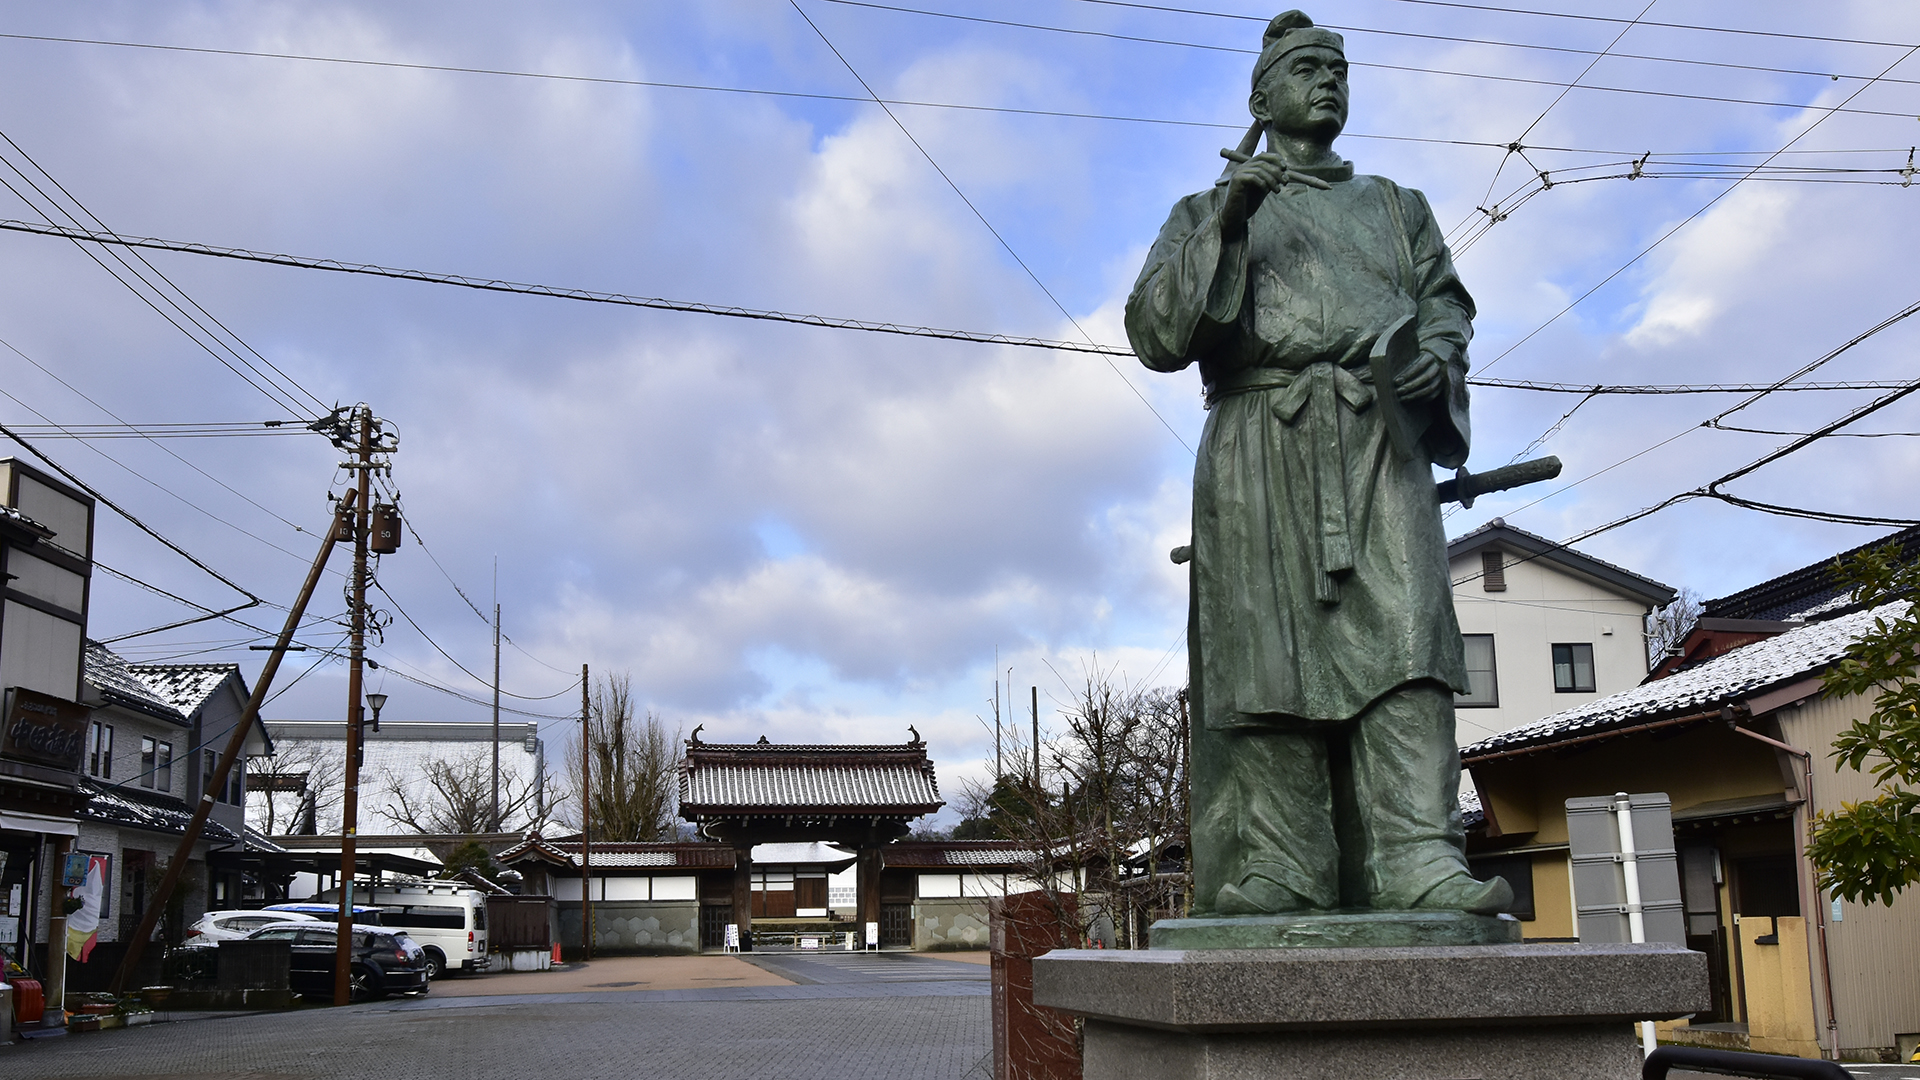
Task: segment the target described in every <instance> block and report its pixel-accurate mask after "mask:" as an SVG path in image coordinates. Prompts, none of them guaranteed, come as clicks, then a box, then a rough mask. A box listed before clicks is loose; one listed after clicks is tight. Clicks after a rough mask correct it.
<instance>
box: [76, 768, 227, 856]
mask: <svg viewBox="0 0 1920 1080" xmlns="http://www.w3.org/2000/svg"><path fill="white" fill-rule="evenodd" d="M81 783H82V784H83V785H85V787H86V789H87V790H88V791H89V792H91V793H92V794H93V798H92V799H91V800H89V801H88V802H87V805H86V806H85V807H84V808H82V809H81V811H80V816H81V817H83V818H90V819H92V820H94V821H99V822H104V823H106V824H109V825H125V826H130V827H132V828H136V829H149V830H152V831H153V832H163V833H174V834H175V835H178V834H180V833H184V832H186V831H187V822H188V821H190V820H192V818H193V810H192V808H190V807H189V806H187V804H186V803H185V802H182V801H181V800H179V799H176V798H174V797H173V796H171V795H162V794H160V793H159V792H157V791H142V790H140V789H139V788H132V787H121V786H118V785H115V784H102V783H100V782H99V781H97V780H90V779H86V778H84V777H83V778H82V779H81ZM200 836H201V838H202V839H204V840H210V841H212V842H213V843H215V844H231V843H235V842H237V841H238V840H239V839H240V838H239V837H238V836H235V835H234V834H233V832H232V831H231V830H229V829H228V828H227V827H226V826H225V825H222V824H220V822H218V821H216V820H214V819H213V818H208V819H207V821H206V824H205V825H204V826H203V827H202V829H201V832H200Z"/></svg>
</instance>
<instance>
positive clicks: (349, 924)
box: [333, 405, 373, 1005]
mask: <svg viewBox="0 0 1920 1080" xmlns="http://www.w3.org/2000/svg"><path fill="white" fill-rule="evenodd" d="M357 411H358V412H359V417H358V419H359V426H360V437H359V443H358V445H357V446H356V447H355V453H354V460H353V461H352V462H351V466H352V468H353V469H354V470H355V471H356V472H358V473H359V474H360V478H359V484H358V491H359V502H358V503H357V504H356V505H355V506H354V509H353V517H354V522H353V525H354V528H353V579H352V583H353V611H352V612H351V613H350V615H351V622H350V623H349V624H348V626H349V630H350V632H351V637H350V639H349V643H348V648H347V754H346V757H347V761H346V782H345V784H344V785H343V789H344V790H343V792H342V794H341V798H340V917H339V921H338V922H337V924H336V925H337V927H338V929H337V930H336V938H335V941H334V951H333V1003H334V1004H335V1005H345V1004H348V1003H349V1002H351V1001H352V1000H353V990H352V967H353V877H354V870H355V865H356V861H357V860H356V854H357V853H356V851H355V844H354V835H355V833H356V832H357V830H358V828H359V814H360V753H361V750H360V737H361V734H362V732H361V730H360V724H361V709H362V708H363V706H362V704H361V701H360V696H361V689H362V679H363V676H364V674H365V670H364V669H365V667H366V651H367V534H368V528H367V526H368V522H367V511H368V507H367V500H368V499H369V498H370V497H371V496H372V485H373V409H372V407H370V406H367V405H362V406H360V408H359V409H358V410H357Z"/></svg>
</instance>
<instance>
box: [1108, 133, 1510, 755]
mask: <svg viewBox="0 0 1920 1080" xmlns="http://www.w3.org/2000/svg"><path fill="white" fill-rule="evenodd" d="M1302 171H1306V172H1310V173H1313V174H1314V175H1317V176H1319V177H1320V178H1322V179H1324V180H1327V181H1329V182H1331V185H1332V186H1331V189H1330V190H1325V191H1322V190H1319V189H1315V188H1312V187H1309V186H1307V185H1304V184H1298V183H1293V184H1288V185H1286V186H1284V187H1282V188H1281V189H1280V190H1278V191H1275V192H1273V193H1272V194H1270V195H1269V196H1267V198H1266V199H1265V201H1264V202H1263V203H1262V204H1261V205H1260V207H1259V209H1258V210H1257V211H1256V212H1255V213H1254V214H1253V215H1252V217H1251V218H1250V220H1249V221H1248V225H1247V228H1246V230H1245V233H1244V235H1243V237H1242V238H1240V239H1239V240H1237V241H1235V242H1233V243H1227V242H1226V241H1225V239H1224V237H1223V235H1222V230H1221V225H1220V214H1219V211H1220V207H1221V204H1222V203H1223V201H1224V199H1225V195H1226V186H1225V184H1224V183H1222V184H1219V185H1216V186H1215V187H1213V188H1212V189H1210V190H1208V191H1203V192H1200V193H1198V194H1195V195H1191V196H1188V197H1187V198H1185V199H1182V200H1181V201H1180V202H1179V203H1178V204H1177V205H1176V206H1175V207H1174V208H1173V212H1172V214H1171V215H1170V216H1169V217H1168V219H1167V223H1166V225H1165V226H1163V227H1162V228H1161V230H1160V236H1159V239H1158V240H1157V241H1156V242H1155V243H1154V245H1153V249H1152V251H1151V252H1150V254H1149V255H1148V257H1147V264H1146V267H1145V269H1144V270H1143V271H1142V272H1141V275H1140V279H1139V281H1138V283H1137V284H1136V285H1135V286H1134V289H1133V293H1132V295H1131V296H1130V297H1129V298H1128V300H1127V313H1126V316H1127V317H1126V325H1127V335H1128V337H1129V339H1130V340H1131V341H1132V343H1133V347H1134V350H1135V352H1136V353H1137V354H1138V355H1139V357H1140V359H1141V361H1142V362H1143V363H1145V364H1146V365H1147V366H1148V367H1150V368H1153V369H1155V370H1157V371H1178V370H1180V369H1182V368H1185V367H1186V366H1187V365H1189V364H1192V363H1196V362H1197V363H1198V364H1199V365H1200V373H1201V377H1202V380H1203V382H1204V383H1205V385H1206V387H1207V391H1208V399H1209V402H1210V408H1211V410H1212V412H1211V415H1210V416H1209V418H1208V420H1207V424H1206V430H1205V433H1204V435H1203V436H1202V439H1201V446H1200V451H1199V461H1198V463H1197V464H1196V466H1195V469H1194V484H1193V564H1192V575H1193V594H1192V604H1193V623H1192V640H1191V642H1190V646H1189V647H1190V648H1191V649H1192V650H1193V653H1194V662H1193V667H1194V675H1195V679H1194V685H1195V687H1196V689H1197V691H1198V693H1197V694H1196V696H1197V697H1199V698H1200V699H1201V700H1202V701H1203V702H1204V706H1203V708H1202V709H1201V710H1200V720H1201V722H1202V724H1203V725H1204V726H1205V727H1207V728H1209V729H1214V730H1229V729H1235V728H1240V729H1267V730H1273V729H1275V728H1276V727H1279V728H1295V729H1297V728H1299V727H1301V726H1302V725H1303V724H1304V725H1306V726H1312V725H1314V724H1323V723H1328V722H1340V721H1346V720H1350V719H1352V718H1353V717H1356V716H1358V715H1360V714H1361V713H1362V712H1363V711H1364V710H1366V709H1367V707H1368V706H1369V705H1370V704H1372V703H1373V702H1375V701H1377V700H1378V699H1380V698H1381V697H1382V696H1383V695H1385V694H1387V693H1389V692H1391V691H1393V690H1395V689H1396V688H1399V687H1402V686H1406V685H1408V684H1412V683H1418V682H1421V681H1423V680H1431V681H1433V682H1437V683H1441V684H1445V685H1446V686H1448V687H1451V688H1452V689H1454V690H1455V691H1458V692H1464V691H1465V690H1466V688H1467V673H1466V664H1465V658H1464V656H1463V655H1462V649H1461V640H1460V631H1459V626H1458V624H1457V623H1456V622H1455V620H1454V614H1453V601H1452V593H1451V586H1450V584H1449V580H1448V571H1447V562H1446V539H1445V534H1444V533H1443V531H1442V529H1441V524H1440V508H1439V505H1438V503H1437V502H1436V498H1435V493H1434V481H1433V474H1432V468H1431V465H1432V464H1440V465H1444V466H1449V467H1451V466H1454V465H1458V464H1460V463H1462V462H1464V461H1465V459H1466V454H1467V442H1468V426H1467V388H1466V348H1467V341H1468V339H1469V337H1471V335H1472V324H1471V320H1472V318H1473V314H1474V307H1473V300H1472V298H1471V297H1469V296H1468V295H1467V292H1466V289H1465V288H1464V287H1462V285H1461V284H1460V280H1459V278H1458V277H1457V276H1456V275H1455V273H1454V269H1453V263H1452V260H1451V258H1450V257H1449V256H1448V254H1447V250H1446V247H1445V245H1444V243H1443V242H1442V240H1441V236H1440V231H1439V229H1438V228H1437V227H1436V225H1435V222H1434V220H1433V213H1432V211H1431V210H1430V209H1429V208H1428V206H1427V201H1426V198H1425V197H1424V196H1422V195H1421V194H1420V193H1419V192H1417V191H1412V190H1409V189H1405V188H1400V187H1398V186H1396V185H1395V184H1393V183H1392V182H1390V181H1388V180H1385V179H1383V178H1380V177H1373V176H1355V175H1353V171H1352V166H1350V165H1344V166H1340V167H1335V168H1325V169H1318V170H1311V169H1310V170H1302ZM1409 313H1414V314H1416V321H1415V325H1416V332H1417V336H1418V341H1419V347H1420V350H1421V351H1422V352H1424V353H1427V354H1430V355H1431V356H1433V357H1434V358H1435V359H1436V360H1437V361H1438V362H1439V363H1440V364H1441V365H1442V366H1443V368H1444V370H1445V372H1446V379H1445V380H1444V382H1445V385H1444V389H1443V390H1442V392H1441V393H1440V395H1439V396H1438V397H1437V398H1435V399H1431V400H1429V401H1425V402H1420V403H1417V404H1410V405H1409V406H1408V410H1407V411H1408V415H1409V417H1410V418H1411V419H1412V421H1413V423H1414V425H1415V427H1416V429H1420V430H1422V434H1421V436H1420V446H1419V452H1418V453H1417V454H1416V455H1415V457H1414V459H1412V460H1404V459H1402V458H1401V457H1400V456H1399V454H1398V453H1397V452H1396V451H1395V450H1394V448H1393V446H1392V444H1391V442H1390V440H1389V438H1388V436H1387V432H1386V425H1385V423H1384V422H1383V421H1382V419H1381V408H1380V406H1379V404H1378V402H1377V400H1376V397H1377V388H1376V387H1374V386H1373V385H1372V378H1371V375H1370V372H1369V369H1368V356H1369V352H1370V351H1371V349H1372V347H1373V344H1374V342H1375V340H1376V339H1377V338H1378V337H1379V336H1380V334H1381V332H1382V331H1384V330H1385V329H1386V328H1387V327H1388V326H1390V325H1391V324H1392V323H1394V322H1395V321H1397V320H1398V319H1400V318H1401V317H1402V316H1405V315H1407V314H1409Z"/></svg>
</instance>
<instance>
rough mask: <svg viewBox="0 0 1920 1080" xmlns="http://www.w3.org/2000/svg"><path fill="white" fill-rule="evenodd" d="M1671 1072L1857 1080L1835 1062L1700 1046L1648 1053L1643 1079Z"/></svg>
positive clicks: (1659, 1079)
mask: <svg viewBox="0 0 1920 1080" xmlns="http://www.w3.org/2000/svg"><path fill="white" fill-rule="evenodd" d="M1669 1069H1689V1070H1692V1071H1695V1072H1707V1073H1718V1074H1720V1075H1722V1076H1748V1077H1756V1078H1759V1080H1775V1078H1778V1080H1854V1077H1853V1074H1852V1073H1850V1072H1848V1071H1847V1070H1845V1069H1843V1068H1841V1067H1840V1066H1838V1065H1836V1064H1834V1063H1833V1062H1831V1061H1819V1060H1816V1059H1813V1058H1796V1057H1782V1056H1780V1055H1778V1054H1742V1053H1738V1052H1736V1051H1733V1050H1708V1049H1705V1048H1703V1047H1697V1046H1663V1047H1661V1048H1660V1049H1658V1050H1655V1051H1654V1052H1653V1053H1651V1054H1648V1055H1647V1061H1646V1064H1644V1065H1642V1066H1641V1067H1640V1080H1666V1076H1667V1070H1669Z"/></svg>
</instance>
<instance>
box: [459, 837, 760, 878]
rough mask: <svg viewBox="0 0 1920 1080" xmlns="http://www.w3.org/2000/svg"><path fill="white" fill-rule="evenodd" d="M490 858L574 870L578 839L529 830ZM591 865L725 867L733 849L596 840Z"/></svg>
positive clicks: (719, 846)
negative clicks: (544, 835) (550, 835)
mask: <svg viewBox="0 0 1920 1080" xmlns="http://www.w3.org/2000/svg"><path fill="white" fill-rule="evenodd" d="M494 860H495V861H496V862H499V863H500V864H501V865H503V866H504V865H512V864H515V863H522V862H528V861H537V862H545V863H548V864H550V865H554V866H560V867H568V868H572V869H575V870H578V869H579V868H580V841H579V839H578V838H575V839H571V840H548V839H545V838H543V837H542V836H541V835H540V834H539V833H537V832H529V833H527V835H526V837H525V838H524V839H522V840H521V841H520V842H519V843H518V844H515V845H514V846H512V847H510V848H508V849H506V850H505V851H502V852H501V853H500V854H498V855H495V856H494ZM593 865H594V867H595V868H596V869H598V868H601V867H605V868H607V869H616V868H618V869H625V868H632V867H673V868H676V869H682V870H696V869H697V870H708V869H719V870H725V869H730V868H732V866H733V848H731V847H729V846H727V845H726V844H701V843H685V842H681V841H667V842H662V843H651V844H642V843H633V844H598V843H597V844H594V845H593Z"/></svg>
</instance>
